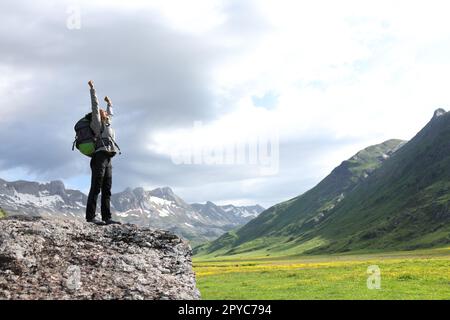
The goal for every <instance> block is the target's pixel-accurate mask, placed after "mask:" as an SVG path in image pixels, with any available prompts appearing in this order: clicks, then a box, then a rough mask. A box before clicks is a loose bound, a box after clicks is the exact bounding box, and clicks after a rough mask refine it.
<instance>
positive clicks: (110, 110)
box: [105, 96, 114, 118]
mask: <svg viewBox="0 0 450 320" xmlns="http://www.w3.org/2000/svg"><path fill="white" fill-rule="evenodd" d="M105 101H106V104H107V106H106V113H107V114H108V116H109V117H110V118H112V117H113V116H114V111H113V106H112V101H111V99H110V98H109V97H108V96H106V97H105Z"/></svg>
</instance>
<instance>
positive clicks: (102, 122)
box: [86, 80, 120, 225]
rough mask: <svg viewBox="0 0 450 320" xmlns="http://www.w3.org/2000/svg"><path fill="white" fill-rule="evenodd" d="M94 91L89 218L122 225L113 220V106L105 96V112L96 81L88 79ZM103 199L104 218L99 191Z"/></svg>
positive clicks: (93, 220)
mask: <svg viewBox="0 0 450 320" xmlns="http://www.w3.org/2000/svg"><path fill="white" fill-rule="evenodd" d="M88 84H89V87H90V92H91V104H92V116H91V122H90V127H91V129H92V131H93V132H94V134H95V137H96V140H95V152H94V154H93V155H92V159H91V163H90V165H91V170H92V178H91V189H90V191H89V196H88V201H87V206H86V221H87V222H90V223H95V224H98V225H109V224H120V222H117V221H114V220H112V217H111V205H110V202H111V186H112V165H111V159H112V157H114V156H115V154H116V153H117V149H116V147H117V144H116V143H115V141H114V139H115V133H114V130H113V129H112V127H111V118H112V116H113V108H112V103H111V100H110V99H109V98H108V97H105V101H106V103H107V107H106V111H105V110H103V109H100V108H99V107H98V99H97V95H96V93H95V88H94V83H93V82H92V80H90V81H89V82H88ZM100 191H101V193H102V198H101V214H102V221H99V220H97V219H96V218H95V209H96V207H97V198H98V195H99V193H100Z"/></svg>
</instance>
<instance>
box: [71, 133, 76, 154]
mask: <svg viewBox="0 0 450 320" xmlns="http://www.w3.org/2000/svg"><path fill="white" fill-rule="evenodd" d="M76 143H77V137H76V136H75V140H73V143H72V151H74V150H75V144H76Z"/></svg>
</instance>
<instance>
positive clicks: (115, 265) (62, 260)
mask: <svg viewBox="0 0 450 320" xmlns="http://www.w3.org/2000/svg"><path fill="white" fill-rule="evenodd" d="M191 254H192V252H191V248H190V246H189V245H188V243H187V242H186V241H184V240H182V239H180V238H179V237H177V236H175V235H173V234H171V233H169V232H167V231H163V230H156V229H150V228H141V227H137V226H133V225H111V226H96V225H93V224H87V223H84V222H80V221H77V220H70V219H53V218H52V219H44V218H38V217H25V216H21V217H19V216H17V217H9V218H7V219H2V220H0V299H27V300H28V299H127V300H130V299H139V300H146V299H170V300H178V299H193V300H196V299H200V292H199V291H198V289H197V288H196V282H195V274H194V272H193V270H192V258H191Z"/></svg>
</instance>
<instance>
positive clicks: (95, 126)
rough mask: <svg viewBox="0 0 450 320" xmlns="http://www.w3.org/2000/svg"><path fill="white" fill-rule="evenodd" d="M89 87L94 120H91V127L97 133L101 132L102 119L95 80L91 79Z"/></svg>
mask: <svg viewBox="0 0 450 320" xmlns="http://www.w3.org/2000/svg"><path fill="white" fill-rule="evenodd" d="M88 84H89V87H90V88H91V90H90V92H91V106H92V121H91V129H92V130H93V131H94V133H95V134H96V135H99V134H100V130H101V121H100V110H99V108H98V99H97V95H96V93H95V88H94V82H93V81H92V80H90V81H89V82H88Z"/></svg>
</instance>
